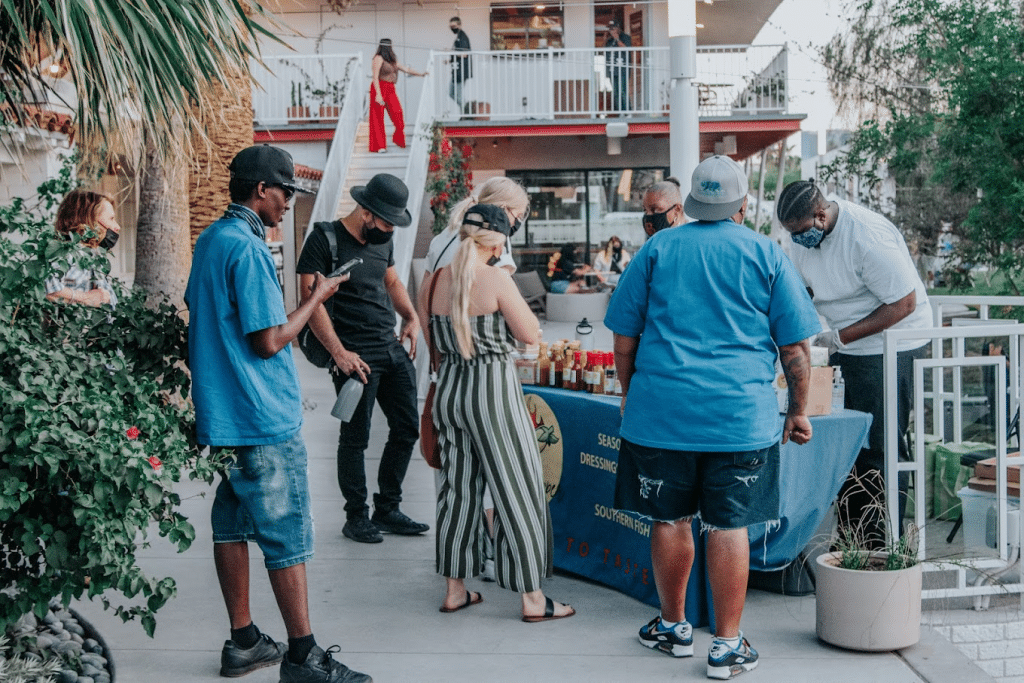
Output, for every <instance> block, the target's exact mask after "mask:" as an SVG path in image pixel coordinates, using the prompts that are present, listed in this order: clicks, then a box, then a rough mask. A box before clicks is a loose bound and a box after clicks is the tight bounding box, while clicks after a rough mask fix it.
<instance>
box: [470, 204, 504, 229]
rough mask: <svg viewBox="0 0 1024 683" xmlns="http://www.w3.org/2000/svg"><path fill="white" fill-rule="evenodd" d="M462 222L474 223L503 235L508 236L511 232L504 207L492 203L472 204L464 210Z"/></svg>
mask: <svg viewBox="0 0 1024 683" xmlns="http://www.w3.org/2000/svg"><path fill="white" fill-rule="evenodd" d="M462 224H463V225H467V224H468V225H475V226H476V227H478V228H483V229H484V230H493V231H494V232H500V233H501V234H503V235H504V236H505V237H508V236H509V234H510V233H511V232H512V227H511V226H510V225H509V223H508V214H507V213H505V209H503V208H501V207H500V206H495V205H494V204H474V205H473V206H471V207H470V208H469V210H468V211H466V215H465V217H464V218H463V219H462Z"/></svg>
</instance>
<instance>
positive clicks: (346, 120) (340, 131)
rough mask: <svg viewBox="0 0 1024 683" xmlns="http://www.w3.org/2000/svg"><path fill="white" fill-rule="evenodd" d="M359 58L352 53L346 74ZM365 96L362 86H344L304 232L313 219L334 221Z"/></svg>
mask: <svg viewBox="0 0 1024 683" xmlns="http://www.w3.org/2000/svg"><path fill="white" fill-rule="evenodd" d="M362 61H363V60H362V57H361V56H359V55H356V56H355V57H354V58H353V59H351V60H350V61H349V62H348V65H349V68H350V71H349V73H350V74H355V73H359V69H360V68H361V66H362ZM366 96H367V90H366V88H348V89H347V90H346V93H345V97H344V99H343V100H342V102H341V109H340V111H339V112H338V124H337V126H336V127H335V129H334V144H332V145H331V151H330V152H328V154H327V163H326V164H324V174H323V177H322V178H321V179H320V189H319V191H318V192H317V194H316V199H315V200H314V202H313V211H312V213H311V214H310V216H309V225H308V226H307V227H306V235H307V236H308V235H309V232H310V231H311V230H312V229H313V224H314V223H316V222H317V221H330V220H334V217H335V213H336V212H337V210H338V203H339V202H340V201H341V192H342V188H343V187H344V186H345V178H346V177H347V176H348V167H349V163H350V162H351V161H352V145H353V144H354V142H355V139H356V130H358V128H359V122H360V121H361V120H362V117H363V107H364V104H365V100H366Z"/></svg>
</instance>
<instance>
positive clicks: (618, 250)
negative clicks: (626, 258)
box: [612, 244, 622, 254]
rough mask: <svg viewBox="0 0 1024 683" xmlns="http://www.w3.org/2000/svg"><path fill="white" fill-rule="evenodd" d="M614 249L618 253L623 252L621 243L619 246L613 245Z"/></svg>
mask: <svg viewBox="0 0 1024 683" xmlns="http://www.w3.org/2000/svg"><path fill="white" fill-rule="evenodd" d="M612 251H614V252H615V253H616V254H621V253H622V245H621V244H620V245H619V246H617V247H612Z"/></svg>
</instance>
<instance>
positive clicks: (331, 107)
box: [310, 81, 345, 123]
mask: <svg viewBox="0 0 1024 683" xmlns="http://www.w3.org/2000/svg"><path fill="white" fill-rule="evenodd" d="M310 94H311V95H312V96H314V97H318V98H319V100H320V121H321V122H323V123H335V122H337V120H338V116H339V115H340V114H341V98H342V97H344V95H345V85H344V84H343V83H342V82H341V81H327V83H326V85H324V88H323V89H322V90H313V91H311V92H310Z"/></svg>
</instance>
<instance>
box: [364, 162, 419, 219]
mask: <svg viewBox="0 0 1024 683" xmlns="http://www.w3.org/2000/svg"><path fill="white" fill-rule="evenodd" d="M352 199H354V200H356V203H357V204H359V205H360V206H361V207H363V208H364V209H366V210H367V211H369V212H370V213H372V214H373V215H375V216H377V217H378V218H381V219H383V220H385V221H387V222H388V223H390V224H391V225H394V226H397V227H400V228H404V227H405V226H407V225H409V224H410V223H412V215H411V214H410V213H409V210H408V209H406V208H405V205H406V204H407V203H408V202H409V188H407V187H406V186H405V183H403V182H402V181H401V180H399V179H398V178H396V177H395V176H393V175H391V174H390V173H378V174H377V175H375V176H373V177H372V178H370V182H368V183H366V184H365V185H357V186H355V187H353V188H352Z"/></svg>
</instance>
